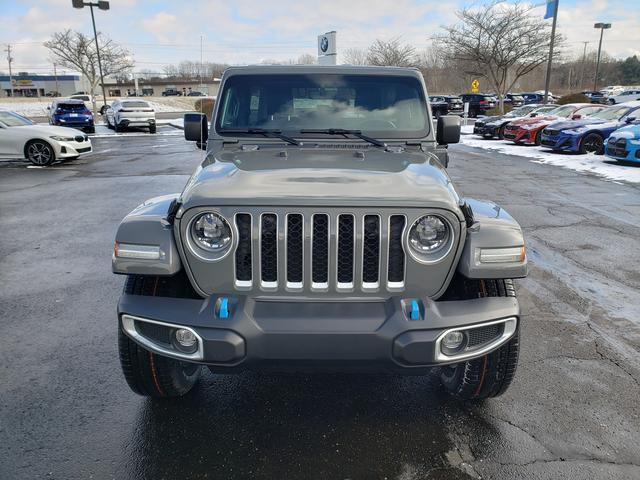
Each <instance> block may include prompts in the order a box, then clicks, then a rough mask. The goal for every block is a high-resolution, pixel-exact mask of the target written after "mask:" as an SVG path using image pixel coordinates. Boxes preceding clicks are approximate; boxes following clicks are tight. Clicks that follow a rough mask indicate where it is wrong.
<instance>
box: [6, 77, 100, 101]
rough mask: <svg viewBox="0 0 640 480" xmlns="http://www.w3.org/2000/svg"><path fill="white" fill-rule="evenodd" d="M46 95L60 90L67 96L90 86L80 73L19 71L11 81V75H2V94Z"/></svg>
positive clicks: (19, 95)
mask: <svg viewBox="0 0 640 480" xmlns="http://www.w3.org/2000/svg"><path fill="white" fill-rule="evenodd" d="M12 85H13V95H14V96H15V97H44V96H45V95H46V94H47V93H49V92H58V93H59V94H60V95H61V96H63V97H67V96H69V95H72V94H74V93H75V92H78V91H86V90H88V87H87V86H86V82H84V81H83V80H82V77H80V75H30V74H28V73H26V72H19V73H18V74H17V75H13V77H12V81H11V82H10V81H9V75H0V96H1V97H8V96H10V95H11V86H12Z"/></svg>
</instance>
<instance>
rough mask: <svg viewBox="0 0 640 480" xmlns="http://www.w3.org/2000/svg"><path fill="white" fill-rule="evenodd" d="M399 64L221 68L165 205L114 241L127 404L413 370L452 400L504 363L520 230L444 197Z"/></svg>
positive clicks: (157, 203)
mask: <svg viewBox="0 0 640 480" xmlns="http://www.w3.org/2000/svg"><path fill="white" fill-rule="evenodd" d="M427 98H428V97H427V94H426V89H425V85H424V81H423V78H422V76H421V74H420V73H419V72H418V71H417V70H413V69H402V68H386V67H385V68H383V67H351V66H338V67H327V66H322V67H319V66H296V67H291V66H287V67H282V66H254V67H241V68H240V67H239V68H230V69H228V70H227V71H226V73H225V74H224V77H223V79H222V83H221V88H220V92H219V96H218V100H219V101H218V102H217V105H216V107H215V111H214V115H213V119H212V122H211V126H210V127H209V126H208V123H207V118H206V116H204V115H202V114H199V113H189V114H187V115H185V122H184V133H185V137H186V139H187V140H190V141H195V142H196V144H197V146H198V147H200V148H201V149H203V150H205V151H206V153H205V152H203V161H202V163H201V164H200V165H199V167H198V168H197V169H196V171H195V173H194V174H193V175H192V176H191V178H190V179H189V181H188V182H187V184H186V186H185V188H184V190H183V191H182V192H181V193H178V194H174V195H167V196H162V197H157V198H153V199H151V200H148V201H147V202H145V203H143V204H142V205H140V206H138V207H137V208H136V209H135V210H133V211H132V212H131V213H130V214H129V215H127V216H126V217H125V219H124V220H123V221H122V223H121V224H120V227H119V228H118V232H117V234H116V242H115V248H114V255H113V271H114V272H115V273H117V274H123V275H126V276H127V278H126V282H125V286H124V292H123V294H122V297H121V298H120V302H119V304H118V322H119V329H118V334H119V348H120V360H121V364H122V369H123V371H124V375H125V378H126V380H127V382H128V383H129V386H130V387H131V388H132V389H133V391H135V392H136V393H139V394H141V395H148V396H152V397H173V396H181V395H184V394H186V393H187V392H188V391H189V390H191V388H192V387H193V386H194V385H195V383H196V382H197V381H198V378H199V377H200V375H201V373H202V369H203V368H204V367H208V368H209V369H210V370H211V371H213V372H219V373H235V372H241V371H243V370H245V369H260V370H275V371H284V370H296V371H318V370H321V371H327V370H330V371H374V372H383V371H384V372H396V373H404V374H414V375H422V374H426V373H428V372H429V371H430V370H431V369H433V368H434V367H435V368H438V369H439V372H440V377H441V380H442V384H443V386H444V387H445V388H446V389H447V390H448V391H450V392H452V393H453V394H456V395H458V396H460V397H462V398H465V399H484V398H488V397H494V396H497V395H500V394H501V393H503V392H504V391H505V390H506V389H507V387H508V386H509V384H510V383H511V381H512V379H513V376H514V373H515V370H516V365H517V361H518V345H519V331H520V311H519V307H518V302H517V300H516V298H515V297H516V294H515V289H514V286H513V280H512V279H513V278H518V277H524V276H525V275H526V274H527V260H526V256H525V247H524V238H523V235H522V231H521V229H520V227H519V225H518V224H517V223H516V222H515V220H514V219H513V218H512V217H511V216H509V214H508V213H507V212H505V211H504V210H503V209H502V208H500V207H499V206H497V205H495V204H493V203H489V202H484V201H478V200H472V199H470V198H462V197H460V196H459V194H458V193H457V192H456V190H455V188H454V186H453V183H452V182H451V179H450V178H449V176H448V175H447V171H446V166H447V162H448V155H447V144H449V143H455V142H457V141H458V140H459V137H460V123H459V117H448V116H444V117H440V118H439V119H438V122H437V126H436V128H434V125H433V123H432V118H431V113H430V108H429V105H428V102H427Z"/></svg>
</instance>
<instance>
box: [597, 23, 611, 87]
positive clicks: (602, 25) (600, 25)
mask: <svg viewBox="0 0 640 480" xmlns="http://www.w3.org/2000/svg"><path fill="white" fill-rule="evenodd" d="M593 28H599V29H600V43H599V44H598V60H596V76H595V78H594V79H593V91H594V92H597V91H598V70H600V51H601V50H602V36H603V35H604V31H605V30H606V29H608V28H611V24H610V23H596V24H595V25H594V26H593Z"/></svg>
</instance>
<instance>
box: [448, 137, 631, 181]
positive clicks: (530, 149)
mask: <svg viewBox="0 0 640 480" xmlns="http://www.w3.org/2000/svg"><path fill="white" fill-rule="evenodd" d="M460 143H462V144H463V145H466V146H468V147H475V148H483V149H485V150H493V151H496V152H499V153H503V154H506V155H517V156H519V157H526V158H529V159H530V160H529V161H531V162H535V163H544V164H547V165H555V166H558V167H563V168H568V169H570V170H574V171H576V172H582V173H591V174H594V175H598V176H601V177H604V178H607V179H608V180H614V181H623V182H630V183H640V166H637V167H636V166H633V165H627V164H622V163H618V162H616V161H615V160H613V159H611V158H608V157H605V156H604V155H594V154H587V155H578V154H572V153H553V152H551V150H547V149H544V148H540V147H535V146H527V145H515V144H514V143H512V142H507V141H500V140H484V139H482V138H480V137H477V136H473V135H464V136H462V137H461V139H460Z"/></svg>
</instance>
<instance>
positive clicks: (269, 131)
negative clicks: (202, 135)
mask: <svg viewBox="0 0 640 480" xmlns="http://www.w3.org/2000/svg"><path fill="white" fill-rule="evenodd" d="M219 132H220V133H250V134H251V133H255V134H257V135H264V136H265V137H271V138H279V139H280V140H284V141H285V142H287V143H290V144H291V145H298V146H299V145H302V143H301V142H299V141H298V140H296V139H295V138H292V137H290V136H288V135H285V134H283V133H282V130H277V129H273V128H223V129H221V130H219Z"/></svg>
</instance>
